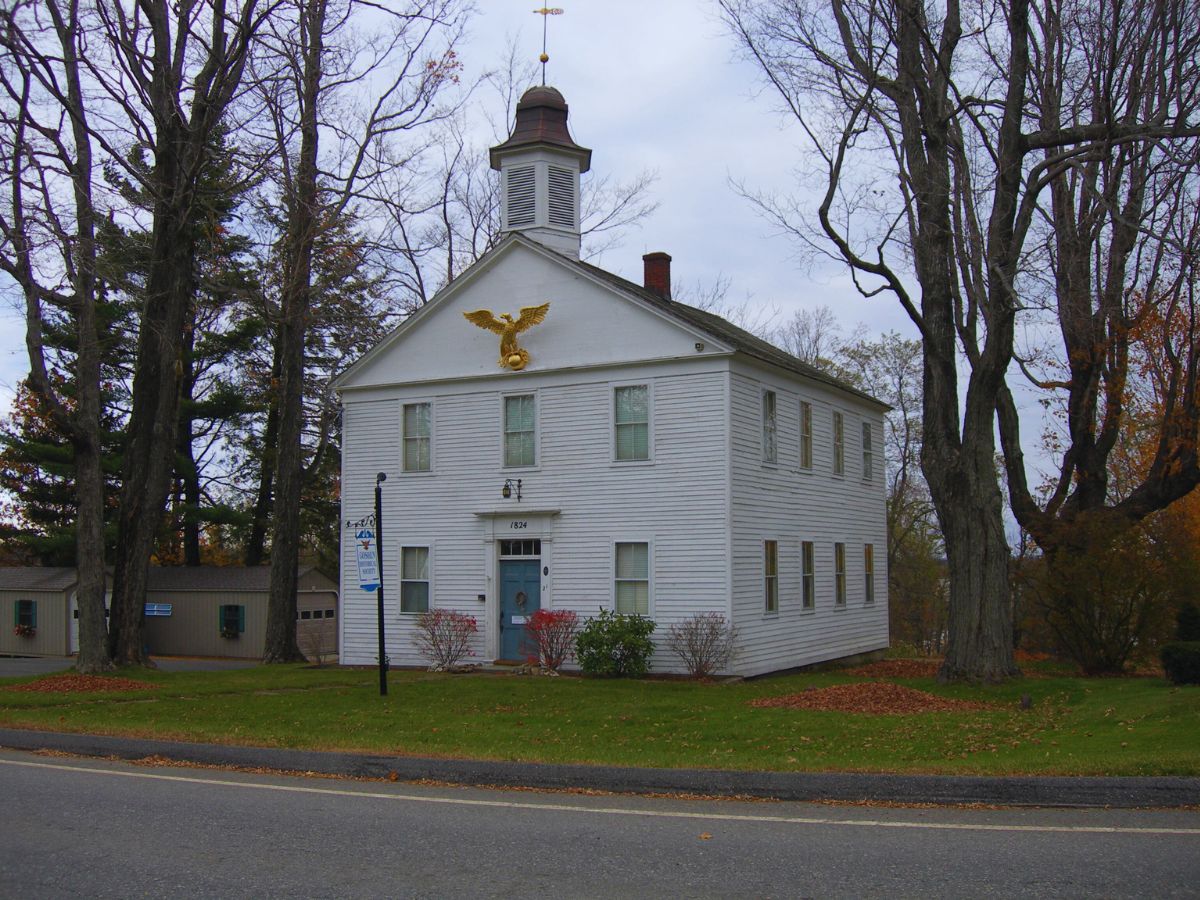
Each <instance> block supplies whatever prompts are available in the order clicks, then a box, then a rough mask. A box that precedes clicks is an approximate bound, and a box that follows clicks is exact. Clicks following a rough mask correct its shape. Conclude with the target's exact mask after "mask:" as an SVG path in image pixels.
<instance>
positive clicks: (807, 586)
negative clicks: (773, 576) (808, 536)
mask: <svg viewBox="0 0 1200 900" xmlns="http://www.w3.org/2000/svg"><path fill="white" fill-rule="evenodd" d="M816 577H817V575H816V558H815V554H814V552H813V542H812V541H801V542H800V603H801V608H802V609H812V608H813V607H814V606H815V605H816V602H817V585H816Z"/></svg>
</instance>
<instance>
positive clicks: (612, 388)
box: [607, 378, 654, 543]
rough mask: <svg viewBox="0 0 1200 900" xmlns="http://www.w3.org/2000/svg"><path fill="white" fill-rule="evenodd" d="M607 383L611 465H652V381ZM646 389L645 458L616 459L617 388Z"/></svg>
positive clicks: (637, 380)
mask: <svg viewBox="0 0 1200 900" xmlns="http://www.w3.org/2000/svg"><path fill="white" fill-rule="evenodd" d="M607 385H608V455H609V462H610V463H611V465H613V466H619V467H621V468H624V467H625V466H652V465H654V381H653V380H652V379H649V378H644V379H632V380H629V381H610V382H607ZM627 387H644V388H645V389H646V454H647V456H646V459H617V388H627ZM623 543H624V542H623Z"/></svg>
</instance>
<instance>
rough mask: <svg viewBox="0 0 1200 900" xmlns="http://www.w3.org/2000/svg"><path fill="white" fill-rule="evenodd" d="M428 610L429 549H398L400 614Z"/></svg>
mask: <svg viewBox="0 0 1200 900" xmlns="http://www.w3.org/2000/svg"><path fill="white" fill-rule="evenodd" d="M428 609H429V548H428V547H401V548H400V612H406V613H422V612H426V611H428Z"/></svg>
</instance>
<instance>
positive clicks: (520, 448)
mask: <svg viewBox="0 0 1200 900" xmlns="http://www.w3.org/2000/svg"><path fill="white" fill-rule="evenodd" d="M536 464H537V407H536V404H535V403H534V397H533V394H520V395H518V396H514V397H505V398H504V465H506V466H532V465H536Z"/></svg>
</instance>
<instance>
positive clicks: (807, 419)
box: [800, 400, 812, 469]
mask: <svg viewBox="0 0 1200 900" xmlns="http://www.w3.org/2000/svg"><path fill="white" fill-rule="evenodd" d="M800 468H802V469H811V468H812V404H811V403H809V402H808V401H807V400H801V401H800Z"/></svg>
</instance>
